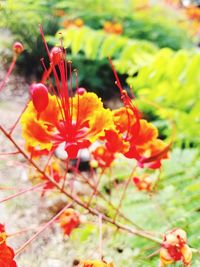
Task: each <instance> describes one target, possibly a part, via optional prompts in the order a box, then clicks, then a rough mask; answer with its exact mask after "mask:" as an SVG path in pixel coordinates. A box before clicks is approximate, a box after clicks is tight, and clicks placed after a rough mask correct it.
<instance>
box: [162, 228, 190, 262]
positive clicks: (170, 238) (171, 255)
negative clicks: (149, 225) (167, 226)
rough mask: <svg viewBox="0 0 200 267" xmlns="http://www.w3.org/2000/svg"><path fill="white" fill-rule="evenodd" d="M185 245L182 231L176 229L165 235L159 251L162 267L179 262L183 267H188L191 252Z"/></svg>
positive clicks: (184, 233) (185, 239)
mask: <svg viewBox="0 0 200 267" xmlns="http://www.w3.org/2000/svg"><path fill="white" fill-rule="evenodd" d="M186 243H187V238H186V232H185V231H184V230H182V229H180V228H176V229H173V230H171V231H169V232H168V233H166V234H165V236H164V240H163V243H162V247H161V249H160V260H161V264H162V267H164V266H166V265H168V264H171V263H173V262H176V261H181V260H182V262H183V264H184V265H185V266H190V264H191V260H192V251H191V249H190V248H189V246H188V245H187V244H186Z"/></svg>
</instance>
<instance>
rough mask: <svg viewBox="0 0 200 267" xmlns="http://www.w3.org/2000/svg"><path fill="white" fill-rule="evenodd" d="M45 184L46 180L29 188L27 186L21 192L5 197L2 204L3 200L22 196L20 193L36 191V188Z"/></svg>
mask: <svg viewBox="0 0 200 267" xmlns="http://www.w3.org/2000/svg"><path fill="white" fill-rule="evenodd" d="M45 184H46V182H45V183H40V184H37V185H35V186H32V187H31V188H28V189H27V188H26V189H23V190H20V191H19V192H17V193H15V194H13V195H11V196H8V197H5V198H4V199H2V200H0V204H1V203H3V202H5V201H7V200H10V199H12V198H15V197H18V196H20V195H22V194H24V193H26V192H31V191H34V190H36V189H38V188H40V187H42V186H44V185H45Z"/></svg>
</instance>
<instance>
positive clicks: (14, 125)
mask: <svg viewBox="0 0 200 267" xmlns="http://www.w3.org/2000/svg"><path fill="white" fill-rule="evenodd" d="M28 102H29V100H28ZM28 102H27V103H26V105H25V107H24V108H23V110H22V111H21V113H20V115H19V117H18V119H17V120H16V122H15V123H14V124H13V126H12V127H11V128H10V131H9V134H10V135H11V134H12V133H13V131H14V129H15V127H16V126H17V124H18V122H19V120H20V119H21V116H22V115H23V113H24V112H25V110H26V109H27V107H28Z"/></svg>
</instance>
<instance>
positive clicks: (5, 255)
mask: <svg viewBox="0 0 200 267" xmlns="http://www.w3.org/2000/svg"><path fill="white" fill-rule="evenodd" d="M6 239H7V234H6V232H5V227H4V225H3V224H0V266H1V267H17V264H16V262H15V261H14V257H15V253H14V251H13V249H12V248H11V247H9V246H7V244H6Z"/></svg>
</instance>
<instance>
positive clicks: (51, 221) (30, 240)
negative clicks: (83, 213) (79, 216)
mask: <svg viewBox="0 0 200 267" xmlns="http://www.w3.org/2000/svg"><path fill="white" fill-rule="evenodd" d="M71 205H72V202H71V203H69V204H67V205H66V206H65V207H64V208H63V209H62V210H61V211H60V212H58V213H57V214H56V215H55V216H54V217H53V218H52V219H51V220H50V221H48V222H47V223H46V224H45V225H44V226H42V227H41V229H40V230H39V231H37V232H36V233H35V234H34V235H33V236H32V237H31V238H29V239H28V240H27V241H26V242H25V243H24V244H23V245H22V246H21V247H20V248H19V249H18V250H17V251H16V252H15V256H17V255H19V254H20V253H21V252H22V251H23V250H24V249H25V248H26V247H27V246H28V245H29V244H30V243H31V242H32V241H33V240H34V239H36V238H37V237H38V235H39V234H41V233H42V232H43V231H44V230H46V229H47V228H48V227H49V226H50V225H51V224H52V223H54V222H55V221H56V220H57V218H59V217H60V215H61V214H62V213H63V212H64V211H65V210H66V209H67V208H69V207H70V206H71Z"/></svg>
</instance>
